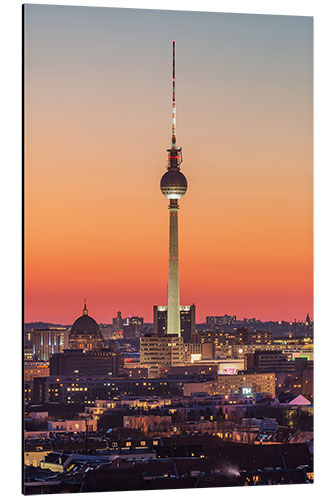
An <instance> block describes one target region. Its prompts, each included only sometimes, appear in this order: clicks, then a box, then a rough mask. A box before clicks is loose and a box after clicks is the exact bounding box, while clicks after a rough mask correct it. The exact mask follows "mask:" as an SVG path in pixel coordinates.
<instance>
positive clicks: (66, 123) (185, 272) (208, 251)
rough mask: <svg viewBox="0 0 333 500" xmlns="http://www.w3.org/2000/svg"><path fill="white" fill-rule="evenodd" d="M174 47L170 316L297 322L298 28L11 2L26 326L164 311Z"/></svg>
mask: <svg viewBox="0 0 333 500" xmlns="http://www.w3.org/2000/svg"><path fill="white" fill-rule="evenodd" d="M173 39H175V40H176V51H177V139H178V144H179V145H181V146H182V147H183V158H184V162H183V164H182V171H183V172H184V174H185V175H186V177H187V180H188V184H189V188H188V192H187V194H186V196H185V197H184V198H183V199H182V200H181V203H180V204H181V209H180V214H179V215H180V218H179V226H180V227H179V229H180V235H179V236H180V285H181V289H180V295H181V303H182V304H191V303H195V304H196V306H197V321H199V322H200V321H203V320H204V318H205V316H206V315H214V314H215V315H221V314H225V313H227V314H236V315H237V316H238V317H240V318H243V317H244V316H245V317H257V318H260V319H262V320H266V319H273V320H279V319H285V320H293V319H294V318H297V319H305V316H306V313H307V312H309V313H310V316H312V314H313V305H312V300H313V250H312V245H313V235H312V230H313V226H312V225H313V214H312V212H313V206H312V203H313V194H312V188H313V172H312V168H313V161H312V155H313V143H312V133H313V109H312V108H313V98H312V92H313V75H312V73H313V60H312V39H313V22H312V18H307V17H291V16H264V15H242V14H221V13H202V12H201V13H199V12H171V11H149V10H130V9H112V8H95V7H94V8H91V7H68V6H66V7H61V6H41V5H27V6H26V7H25V74H26V84H25V97H26V102H25V139H26V150H25V195H26V197H25V216H26V221H25V224H26V227H25V230H26V238H25V273H26V315H25V321H38V320H40V321H51V322H62V323H72V322H73V321H74V320H75V318H76V317H78V316H79V315H80V314H81V311H82V306H83V298H84V297H86V298H87V306H88V310H89V314H90V315H92V316H93V317H94V318H95V319H96V321H98V322H110V321H111V318H112V317H113V316H115V314H116V312H117V311H118V310H121V311H122V313H123V315H127V314H139V315H143V316H144V318H145V320H146V321H151V320H152V306H153V304H166V303H167V274H168V209H167V206H168V202H167V200H166V199H165V198H164V197H163V195H162V194H161V192H160V188H159V181H160V177H161V176H162V174H163V173H164V171H165V168H166V164H167V153H166V149H167V148H168V147H169V144H170V140H171V63H172V60H171V58H172V40H173Z"/></svg>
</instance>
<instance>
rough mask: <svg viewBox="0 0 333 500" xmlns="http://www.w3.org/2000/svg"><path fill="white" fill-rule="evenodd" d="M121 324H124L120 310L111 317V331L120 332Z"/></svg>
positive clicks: (121, 329)
mask: <svg viewBox="0 0 333 500" xmlns="http://www.w3.org/2000/svg"><path fill="white" fill-rule="evenodd" d="M123 324H124V320H123V318H122V317H121V312H120V311H118V312H117V316H116V317H115V318H113V319H112V327H113V331H114V332H116V333H119V332H122V331H123Z"/></svg>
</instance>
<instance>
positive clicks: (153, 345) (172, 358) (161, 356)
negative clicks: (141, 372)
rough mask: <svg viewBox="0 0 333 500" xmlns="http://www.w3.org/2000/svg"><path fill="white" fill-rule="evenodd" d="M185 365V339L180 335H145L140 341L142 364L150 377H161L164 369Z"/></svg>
mask: <svg viewBox="0 0 333 500" xmlns="http://www.w3.org/2000/svg"><path fill="white" fill-rule="evenodd" d="M183 363H184V351H183V339H182V337H180V336H178V335H171V334H169V335H154V334H148V335H144V336H143V337H141V339H140V364H141V365H143V366H146V367H147V368H148V372H149V377H159V376H160V371H161V369H163V368H164V367H168V366H175V365H179V364H183Z"/></svg>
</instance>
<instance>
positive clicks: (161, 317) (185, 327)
mask: <svg viewBox="0 0 333 500" xmlns="http://www.w3.org/2000/svg"><path fill="white" fill-rule="evenodd" d="M179 308H180V334H181V337H182V338H183V339H184V342H191V341H192V340H193V336H194V334H195V305H194V304H192V305H191V306H179ZM153 314H154V333H157V334H159V335H162V334H166V333H167V329H168V324H167V323H168V320H167V314H168V306H154V311H153Z"/></svg>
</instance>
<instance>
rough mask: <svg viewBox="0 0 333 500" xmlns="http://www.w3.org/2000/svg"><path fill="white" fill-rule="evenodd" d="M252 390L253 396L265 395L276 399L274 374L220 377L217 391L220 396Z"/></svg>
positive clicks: (244, 374)
mask: <svg viewBox="0 0 333 500" xmlns="http://www.w3.org/2000/svg"><path fill="white" fill-rule="evenodd" d="M243 388H248V389H250V393H251V394H253V393H254V394H255V393H263V394H270V395H271V397H275V374H274V373H242V374H240V373H238V374H237V375H218V376H217V391H218V393H219V394H232V393H234V392H241V391H242V389H243Z"/></svg>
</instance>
